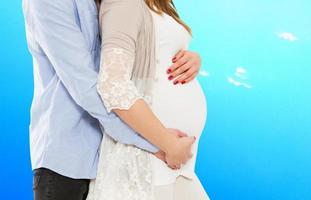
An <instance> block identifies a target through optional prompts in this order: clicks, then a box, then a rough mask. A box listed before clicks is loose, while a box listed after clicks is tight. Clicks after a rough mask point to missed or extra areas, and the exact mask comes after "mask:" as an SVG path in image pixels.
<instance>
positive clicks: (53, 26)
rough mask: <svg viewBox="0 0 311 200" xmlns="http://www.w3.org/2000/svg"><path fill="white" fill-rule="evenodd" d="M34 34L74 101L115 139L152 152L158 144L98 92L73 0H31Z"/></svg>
mask: <svg viewBox="0 0 311 200" xmlns="http://www.w3.org/2000/svg"><path fill="white" fill-rule="evenodd" d="M31 3H32V9H31V16H32V20H33V24H34V26H33V27H34V35H35V39H36V41H37V42H38V44H39V45H40V46H41V48H42V49H43V51H44V53H45V54H46V56H47V57H48V59H49V61H50V62H51V64H52V65H53V67H54V69H55V71H56V74H57V75H58V76H59V78H60V80H61V81H62V83H63V84H64V86H65V87H66V89H67V90H68V92H69V94H70V95H71V96H72V98H73V99H74V101H75V102H76V103H77V104H78V105H79V106H81V107H82V108H83V109H84V110H86V111H87V112H88V113H89V114H91V115H92V116H93V117H95V118H97V119H98V120H99V122H100V124H101V125H102V126H103V128H104V130H105V132H106V133H107V134H108V135H110V136H111V137H112V138H114V139H115V140H117V141H119V142H121V143H124V144H130V145H135V146H137V147H139V148H142V149H145V150H147V151H150V152H156V151H157V150H158V148H156V147H155V146H154V145H152V144H151V143H149V142H148V141H147V140H145V139H144V138H142V137H141V136H140V135H139V134H137V133H135V132H134V131H133V130H132V129H131V128H130V127H129V126H128V125H126V124H125V123H124V122H122V121H121V120H120V119H119V118H118V117H117V116H116V115H115V114H114V113H110V114H109V113H107V111H106V108H105V107H104V104H103V102H102V100H101V98H100V96H99V95H98V93H97V89H96V86H97V78H98V73H97V72H96V71H95V70H94V69H95V67H94V65H95V63H94V60H93V59H92V56H91V52H90V51H89V48H88V47H87V44H86V41H85V39H84V36H83V34H82V32H81V30H80V28H79V26H78V25H77V22H76V20H77V19H76V17H75V9H76V8H75V6H74V1H73V0H53V1H49V0H40V1H39V0H37V1H32V2H31Z"/></svg>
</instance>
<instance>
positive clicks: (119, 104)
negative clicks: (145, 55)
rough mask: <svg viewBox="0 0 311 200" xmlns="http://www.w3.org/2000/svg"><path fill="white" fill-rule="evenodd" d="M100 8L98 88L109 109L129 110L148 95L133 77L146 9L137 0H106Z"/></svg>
mask: <svg viewBox="0 0 311 200" xmlns="http://www.w3.org/2000/svg"><path fill="white" fill-rule="evenodd" d="M106 2H107V3H106V4H105V1H104V3H103V4H102V6H101V12H100V26H101V36H102V41H103V42H102V51H101V62H100V63H101V64H100V72H99V78H98V86H97V90H98V92H99V94H100V95H101V97H102V99H103V101H104V104H105V106H106V108H107V110H108V111H109V112H110V111H111V110H113V109H125V110H128V109H129V108H130V107H131V106H132V105H133V104H134V103H135V101H137V100H138V99H144V98H143V96H142V94H140V93H139V91H138V89H137V88H136V87H135V85H134V82H133V81H132V80H131V74H132V70H133V67H134V61H135V49H136V42H137V37H138V34H139V31H140V27H141V24H142V17H143V16H142V12H141V9H140V8H139V4H138V3H137V2H136V0H134V1H132V0H119V1H114V2H109V0H108V1H106Z"/></svg>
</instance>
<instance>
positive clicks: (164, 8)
mask: <svg viewBox="0 0 311 200" xmlns="http://www.w3.org/2000/svg"><path fill="white" fill-rule="evenodd" d="M99 19H100V25H101V37H102V53H101V56H102V58H101V69H100V75H99V81H98V92H99V93H100V95H101V97H102V100H103V102H104V104H105V106H106V108H107V110H108V112H115V113H116V114H117V115H119V116H120V118H121V119H123V120H124V121H125V122H126V123H128V124H129V125H130V126H131V127H132V128H133V129H136V130H137V132H139V130H138V129H139V127H138V126H135V123H137V124H138V123H142V121H143V123H146V124H152V123H151V119H152V115H154V116H156V118H157V119H158V120H159V121H158V123H159V124H161V126H164V127H177V128H178V129H180V130H181V131H182V132H185V133H187V134H189V136H194V137H196V138H197V139H199V137H200V134H201V132H202V130H203V127H204V123H205V120H206V109H207V108H206V102H205V97H204V94H203V91H202V89H201V87H200V85H199V83H198V81H197V80H196V79H194V80H192V81H189V82H187V83H186V84H184V83H185V82H184V81H183V82H182V84H179V83H176V80H175V81H174V82H172V81H170V80H168V79H167V73H169V72H168V71H167V68H168V67H169V66H171V65H172V60H171V58H172V57H173V56H174V55H175V54H176V53H177V52H179V51H180V50H182V49H187V47H188V44H189V42H190V39H191V34H190V29H189V28H188V26H187V25H185V24H184V23H183V22H182V21H181V20H180V18H179V17H178V15H177V13H176V10H175V8H174V6H173V3H172V1H170V0H102V1H101V2H100V14H99ZM173 78H174V77H173ZM169 79H172V77H169ZM149 111H150V112H149ZM142 113H144V114H145V115H144V116H145V118H139V117H137V116H140V115H142ZM150 113H152V114H150ZM135 120H136V121H135ZM138 120H140V121H138ZM104 137H105V138H104V139H103V142H102V146H101V152H100V163H99V166H98V174H97V178H96V179H95V180H93V181H92V182H91V184H90V190H89V195H88V198H87V199H88V200H208V199H209V198H208V196H207V194H206V193H205V191H204V189H203V187H202V185H201V183H200V181H199V179H198V178H197V176H196V174H195V172H194V168H195V160H196V154H197V147H198V140H196V142H195V143H194V144H193V146H192V153H193V156H192V158H191V159H190V160H189V161H188V162H187V163H185V164H183V165H181V166H179V165H174V162H173V161H170V160H166V162H167V163H165V162H163V161H162V160H160V159H159V158H157V157H155V156H154V155H153V154H150V153H148V152H146V151H143V150H141V149H138V148H136V147H134V146H129V145H124V144H121V143H118V142H116V141H114V140H113V139H111V138H110V137H109V136H108V135H104ZM163 160H165V155H163Z"/></svg>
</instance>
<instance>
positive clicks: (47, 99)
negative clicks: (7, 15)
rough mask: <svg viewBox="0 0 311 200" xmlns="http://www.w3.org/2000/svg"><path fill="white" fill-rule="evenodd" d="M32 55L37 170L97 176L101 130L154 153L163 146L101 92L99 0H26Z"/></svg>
mask: <svg viewBox="0 0 311 200" xmlns="http://www.w3.org/2000/svg"><path fill="white" fill-rule="evenodd" d="M23 10H24V16H25V24H26V34H27V42H28V47H29V50H30V52H31V54H32V56H33V70H34V97H33V102H32V106H31V123H30V127H29V129H30V150H31V161H32V168H33V169H36V168H40V167H46V168H48V169H51V170H53V171H55V172H57V173H59V174H62V175H64V176H67V177H71V178H88V179H90V178H95V176H96V171H97V165H98V157H99V155H98V153H99V147H100V143H101V139H102V131H101V128H102V129H103V130H104V132H105V133H106V134H108V135H110V136H111V137H112V138H114V139H115V140H117V141H119V142H121V143H124V144H131V145H135V146H137V147H139V148H142V149H145V150H147V151H150V152H156V151H157V150H158V149H157V148H156V147H155V146H153V145H152V144H150V143H149V142H148V141H146V140H145V139H144V138H142V137H141V136H140V135H138V134H137V133H135V132H134V131H133V130H132V129H131V128H129V127H128V126H127V125H126V124H125V123H123V122H122V121H121V120H120V119H119V118H118V117H117V116H116V115H115V114H114V113H111V114H108V113H107V111H106V109H105V107H104V104H103V102H102V100H101V98H100V96H99V95H98V93H97V90H96V85H97V77H98V71H99V55H100V54H99V53H100V39H99V28H98V19H97V17H98V14H97V8H96V5H95V2H94V0H52V1H51V0H23Z"/></svg>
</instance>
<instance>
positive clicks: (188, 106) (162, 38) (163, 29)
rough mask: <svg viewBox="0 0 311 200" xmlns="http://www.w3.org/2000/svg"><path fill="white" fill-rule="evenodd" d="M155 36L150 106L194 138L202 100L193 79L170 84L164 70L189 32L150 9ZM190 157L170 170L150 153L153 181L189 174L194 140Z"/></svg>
mask: <svg viewBox="0 0 311 200" xmlns="http://www.w3.org/2000/svg"><path fill="white" fill-rule="evenodd" d="M152 16H153V21H154V26H155V37H156V59H157V60H156V63H157V64H156V74H155V78H154V82H153V87H152V105H151V108H152V110H153V112H154V113H155V114H156V116H157V117H158V118H159V119H160V121H161V122H162V123H163V124H164V125H165V127H168V128H177V129H179V130H181V131H183V132H185V133H187V134H188V135H190V136H196V137H197V138H198V139H199V137H200V135H201V132H202V130H203V128H204V124H205V119H206V101H205V96H204V93H203V91H202V88H201V86H200V84H199V82H198V81H197V79H194V80H193V81H191V82H189V83H186V84H183V85H181V84H178V85H174V84H173V81H169V80H168V74H167V73H166V71H167V69H168V68H169V66H171V65H172V58H173V57H174V56H175V54H176V53H177V52H178V51H179V50H181V49H184V50H185V49H187V48H188V44H189V42H190V39H191V36H190V34H189V33H188V32H187V30H186V29H185V28H184V27H183V26H182V25H180V24H179V23H177V22H176V21H175V20H174V19H173V18H172V17H170V16H169V15H167V14H162V15H159V14H157V13H155V12H153V11H152ZM197 141H198V140H197ZM192 152H193V154H194V156H193V158H192V159H191V160H190V161H189V162H188V163H187V164H186V165H184V166H183V167H182V168H181V169H180V170H177V171H173V170H171V169H170V168H168V167H167V166H166V164H165V163H163V162H162V161H160V160H158V159H157V158H155V157H154V156H152V166H153V179H154V184H155V185H163V184H170V183H173V182H174V180H175V179H176V177H177V176H178V175H184V176H187V177H189V178H191V177H192V176H193V173H194V166H195V160H196V152H197V142H196V143H195V144H194V145H193V149H192Z"/></svg>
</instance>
